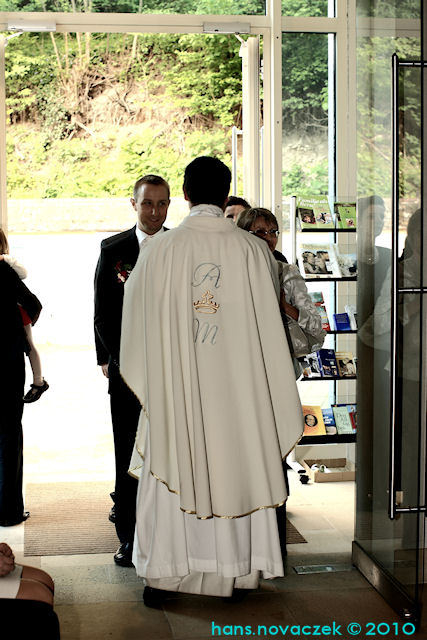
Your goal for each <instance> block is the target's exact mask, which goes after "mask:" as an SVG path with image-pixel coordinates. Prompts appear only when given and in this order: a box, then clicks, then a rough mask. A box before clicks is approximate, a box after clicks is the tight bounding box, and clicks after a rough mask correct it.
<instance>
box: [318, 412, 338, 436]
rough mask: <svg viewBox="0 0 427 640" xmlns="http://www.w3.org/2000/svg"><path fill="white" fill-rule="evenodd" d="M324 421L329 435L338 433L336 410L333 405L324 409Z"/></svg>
mask: <svg viewBox="0 0 427 640" xmlns="http://www.w3.org/2000/svg"><path fill="white" fill-rule="evenodd" d="M322 416H323V422H324V425H325V429H326V435H327V436H334V435H335V434H336V433H337V427H336V424H335V418H334V412H333V411H332V407H327V408H325V409H322Z"/></svg>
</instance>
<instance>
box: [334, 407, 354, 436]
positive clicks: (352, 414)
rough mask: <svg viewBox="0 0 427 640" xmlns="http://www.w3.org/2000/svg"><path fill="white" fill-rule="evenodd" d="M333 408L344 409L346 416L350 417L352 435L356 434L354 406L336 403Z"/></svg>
mask: <svg viewBox="0 0 427 640" xmlns="http://www.w3.org/2000/svg"><path fill="white" fill-rule="evenodd" d="M334 406H336V407H345V408H346V409H347V411H348V415H349V417H350V421H351V426H352V429H353V433H356V431H357V406H356V404H348V403H337V404H336V405H334Z"/></svg>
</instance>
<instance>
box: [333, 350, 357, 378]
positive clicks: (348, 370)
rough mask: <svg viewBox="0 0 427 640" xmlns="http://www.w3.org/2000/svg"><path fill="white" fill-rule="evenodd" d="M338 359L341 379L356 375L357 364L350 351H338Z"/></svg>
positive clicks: (336, 354)
mask: <svg viewBox="0 0 427 640" xmlns="http://www.w3.org/2000/svg"><path fill="white" fill-rule="evenodd" d="M335 357H336V359H337V365H338V371H339V375H340V376H341V378H348V377H350V376H355V375H356V362H355V360H354V356H353V354H352V353H351V352H350V351H337V352H336V353H335Z"/></svg>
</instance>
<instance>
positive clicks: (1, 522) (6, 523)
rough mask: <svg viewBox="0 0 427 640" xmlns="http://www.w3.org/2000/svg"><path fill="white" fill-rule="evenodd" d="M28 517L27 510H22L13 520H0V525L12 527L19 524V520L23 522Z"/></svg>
mask: <svg viewBox="0 0 427 640" xmlns="http://www.w3.org/2000/svg"><path fill="white" fill-rule="evenodd" d="M29 517H30V512H29V511H24V512H23V514H22V516H21V517H20V518H17V519H14V520H0V527H14V526H15V525H16V524H21V522H25V520H28V518H29Z"/></svg>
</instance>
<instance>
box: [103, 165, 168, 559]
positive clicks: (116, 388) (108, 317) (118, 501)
mask: <svg viewBox="0 0 427 640" xmlns="http://www.w3.org/2000/svg"><path fill="white" fill-rule="evenodd" d="M169 196H170V192H169V185H168V183H167V182H166V181H165V180H164V179H163V178H161V177H160V176H155V175H147V176H143V177H142V178H140V179H139V180H138V181H137V182H136V183H135V186H134V191H133V198H131V200H130V201H131V204H132V206H133V208H134V209H135V211H136V213H137V224H136V226H135V227H133V228H132V229H129V230H128V231H123V232H122V233H119V234H116V235H114V236H111V237H109V238H106V239H105V240H103V241H102V242H101V254H100V257H99V260H98V265H97V268H96V273H95V344H96V352H97V361H98V364H99V365H100V366H101V367H102V371H103V373H104V375H105V376H106V377H108V380H109V385H108V392H109V394H110V406H111V420H112V425H113V436H114V453H115V461H116V483H115V490H114V492H115V496H114V500H115V519H114V520H115V526H116V533H117V537H118V539H119V541H120V546H119V548H118V550H117V552H116V553H115V555H114V561H115V562H116V564H118V565H120V566H124V567H129V566H132V549H133V537H134V530H135V505H136V490H137V484H138V483H137V482H136V481H135V479H134V478H132V477H131V476H130V475H129V474H128V469H129V462H130V459H131V455H132V450H133V445H134V442H135V435H136V430H137V425H138V418H139V413H140V404H139V402H138V400H137V398H136V396H135V395H134V394H133V392H132V391H131V390H130V389H129V387H128V386H127V385H126V384H125V383H124V382H123V379H122V378H121V376H120V372H119V355H120V333H121V322H122V306H123V292H124V284H125V282H126V280H127V278H128V277H129V274H130V272H131V271H132V269H133V267H134V266H135V263H136V261H137V259H138V255H139V251H140V246H142V245H143V244H145V243H146V242H148V241H149V239H150V238H152V237H153V236H154V235H156V234H158V233H163V231H165V228H164V227H163V223H164V221H165V219H166V215H167V211H168V207H169V203H170V198H169Z"/></svg>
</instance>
